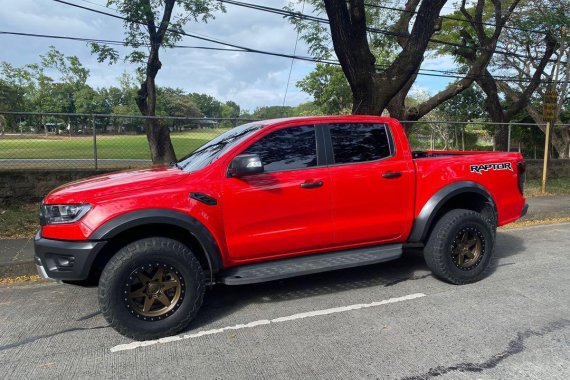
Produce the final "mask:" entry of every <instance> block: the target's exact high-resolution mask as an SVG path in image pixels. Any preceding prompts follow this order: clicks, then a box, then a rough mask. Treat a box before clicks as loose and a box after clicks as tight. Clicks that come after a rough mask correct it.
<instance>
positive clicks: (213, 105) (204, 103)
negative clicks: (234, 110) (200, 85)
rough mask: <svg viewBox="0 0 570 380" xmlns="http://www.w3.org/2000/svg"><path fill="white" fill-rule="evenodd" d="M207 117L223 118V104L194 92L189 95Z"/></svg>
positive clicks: (211, 97) (208, 96)
mask: <svg viewBox="0 0 570 380" xmlns="http://www.w3.org/2000/svg"><path fill="white" fill-rule="evenodd" d="M189 97H190V99H191V100H192V102H194V103H195V104H196V105H197V106H198V108H199V109H200V111H201V112H202V114H203V115H204V116H205V117H222V110H223V105H222V102H220V101H219V100H217V99H216V98H214V97H213V96H210V95H207V94H198V93H196V92H193V93H191V94H190V95H189Z"/></svg>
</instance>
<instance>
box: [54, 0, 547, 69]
mask: <svg viewBox="0 0 570 380" xmlns="http://www.w3.org/2000/svg"><path fill="white" fill-rule="evenodd" d="M54 1H58V0H54ZM218 1H220V2H222V3H226V4H231V5H235V6H238V7H244V8H250V9H255V10H258V11H263V12H267V13H273V14H277V15H280V16H284V17H291V18H296V19H300V20H307V21H313V22H318V23H321V24H329V20H328V19H326V18H323V17H317V16H312V15H307V14H302V13H298V12H291V11H287V10H284V9H279V8H273V7H268V6H265V5H259V4H252V3H244V2H241V1H235V0H218ZM366 30H367V31H368V32H371V33H377V34H383V35H387V36H392V37H401V38H406V39H408V38H410V36H409V35H408V34H406V33H400V32H394V31H392V30H386V29H380V28H373V27H366ZM429 41H430V42H432V43H435V44H440V45H447V46H453V47H456V48H460V49H471V50H478V51H485V52H490V53H493V54H501V55H508V56H513V57H518V58H523V59H530V58H533V57H529V56H528V55H525V54H519V53H514V52H509V51H504V50H498V49H486V48H483V47H478V46H465V45H462V44H460V43H455V42H450V41H444V40H440V39H437V38H430V39H429ZM549 61H550V62H556V60H549Z"/></svg>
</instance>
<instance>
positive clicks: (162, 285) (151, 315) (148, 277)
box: [123, 262, 185, 321]
mask: <svg viewBox="0 0 570 380" xmlns="http://www.w3.org/2000/svg"><path fill="white" fill-rule="evenodd" d="M184 292H185V284H184V279H183V278H182V275H181V274H180V272H179V271H178V270H177V269H176V268H175V267H173V266H171V265H168V264H165V263H160V262H155V263H152V264H145V265H141V266H140V267H138V268H137V269H135V270H134V271H132V272H131V274H130V275H129V278H128V279H127V281H126V282H125V288H124V291H123V294H124V301H125V306H126V307H127V309H128V310H129V311H130V313H131V314H132V315H134V316H135V317H137V318H138V319H141V320H144V321H159V320H162V319H164V318H166V317H168V316H170V315H172V314H173V313H174V312H175V311H176V310H177V309H178V308H179V307H180V305H181V304H182V300H183V299H184Z"/></svg>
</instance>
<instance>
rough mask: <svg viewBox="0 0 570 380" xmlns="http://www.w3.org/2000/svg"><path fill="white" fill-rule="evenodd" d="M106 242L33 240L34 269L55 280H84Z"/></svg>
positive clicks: (39, 236)
mask: <svg viewBox="0 0 570 380" xmlns="http://www.w3.org/2000/svg"><path fill="white" fill-rule="evenodd" d="M106 243H107V242H106V241H67V240H54V239H44V238H42V237H41V235H40V233H39V232H38V233H37V234H36V237H35V239H34V250H35V252H36V256H35V261H36V268H37V270H38V273H39V275H40V276H42V277H44V278H50V279H55V280H85V279H87V277H89V271H90V270H91V266H92V265H93V262H94V261H95V257H96V256H97V254H98V253H99V252H100V251H101V249H102V248H103V247H104V246H105V244H106Z"/></svg>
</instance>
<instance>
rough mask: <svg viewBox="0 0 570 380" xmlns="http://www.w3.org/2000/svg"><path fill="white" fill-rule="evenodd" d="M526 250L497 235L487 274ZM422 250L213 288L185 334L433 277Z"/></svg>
mask: <svg viewBox="0 0 570 380" xmlns="http://www.w3.org/2000/svg"><path fill="white" fill-rule="evenodd" d="M523 249H524V240H523V239H521V238H520V237H518V236H514V235H512V234H506V233H503V232H501V231H499V232H498V233H497V243H496V248H495V257H494V258H493V261H492V262H491V266H490V268H489V270H488V272H487V276H486V277H488V276H490V275H492V273H494V272H495V271H496V269H497V268H498V267H500V266H505V265H514V264H516V263H515V262H514V260H512V256H514V255H516V254H517V253H519V252H521V251H522V250H523ZM431 276H432V274H431V271H430V270H429V268H428V267H427V266H426V264H425V261H424V258H423V255H422V250H421V249H413V250H408V251H406V252H405V253H404V255H403V256H402V257H401V258H400V259H398V260H394V261H390V262H386V263H381V264H376V265H370V266H366V267H358V268H351V269H343V270H337V271H333V272H325V273H319V274H313V275H308V276H302V277H295V278H290V279H285V280H279V281H273V282H268V283H261V284H252V285H241V286H225V285H216V286H214V287H213V288H211V289H210V290H209V291H208V292H207V293H206V297H205V299H204V305H203V306H202V309H201V310H200V313H198V316H197V317H196V318H195V319H194V321H193V322H192V323H191V324H190V326H189V328H188V329H187V330H186V331H192V330H196V329H198V328H200V327H203V326H205V325H207V324H209V323H212V322H214V321H216V320H219V319H222V318H224V317H226V316H228V315H231V314H233V313H235V312H237V311H238V310H239V309H241V308H242V307H245V306H247V305H251V304H264V303H273V302H275V303H277V302H283V301H290V300H295V299H304V298H309V297H315V296H321V295H327V294H330V295H333V294H337V293H340V292H345V291H350V290H355V289H363V288H370V287H378V286H380V287H390V286H394V285H397V284H399V283H402V282H406V281H413V280H421V279H424V278H427V277H431ZM241 322H244V323H246V322H250V321H241Z"/></svg>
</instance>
